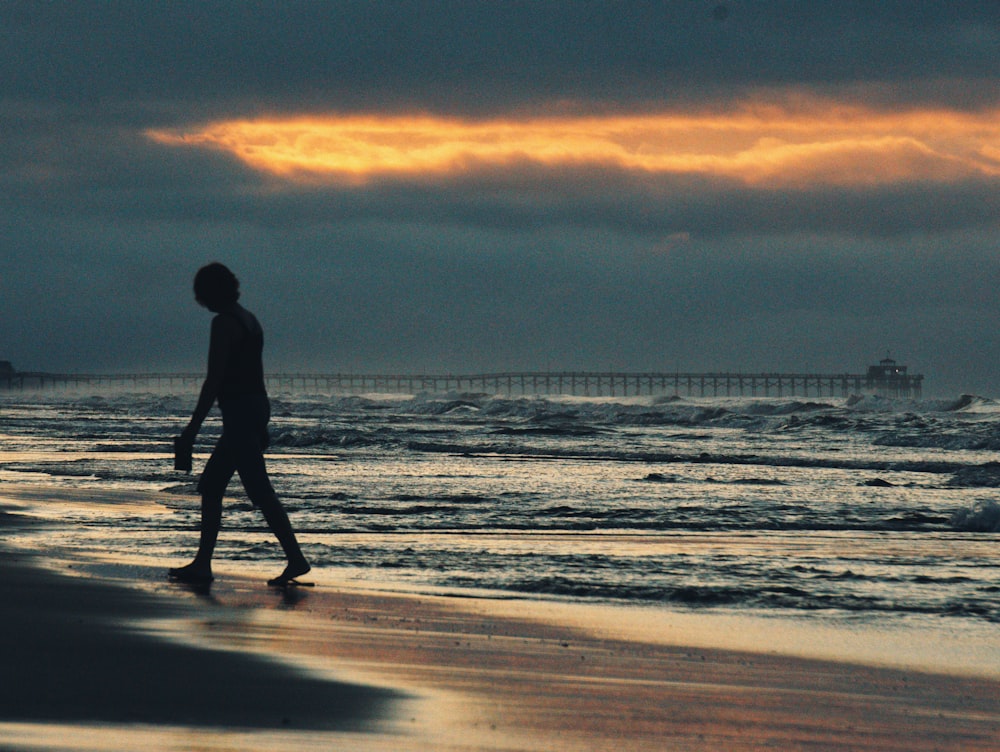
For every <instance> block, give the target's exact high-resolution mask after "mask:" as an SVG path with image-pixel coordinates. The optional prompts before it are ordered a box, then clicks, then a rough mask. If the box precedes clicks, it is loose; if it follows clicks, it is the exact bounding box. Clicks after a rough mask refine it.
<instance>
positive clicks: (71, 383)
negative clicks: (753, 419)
mask: <svg viewBox="0 0 1000 752" xmlns="http://www.w3.org/2000/svg"><path fill="white" fill-rule="evenodd" d="M893 365H894V364H893ZM203 378H204V375H203V374H194V373H131V374H124V373H121V374H58V373H40V372H21V371H13V372H9V373H3V372H0V390H17V391H38V390H49V389H58V390H71V391H81V392H82V391H105V390H107V391H113V390H117V391H129V392H136V391H151V392H177V391H185V392H186V391H195V390H197V388H198V387H199V386H200V384H201V382H202V379H203ZM923 378H924V377H923V376H921V375H914V374H908V373H907V372H906V368H905V367H893V368H889V367H884V368H875V367H872V368H870V369H869V370H868V372H867V373H864V374H848V373H843V374H816V373H739V372H709V373H686V372H615V371H608V372H599V371H552V372H550V371H544V372H539V371H519V372H504V373H482V374H353V373H278V374H268V376H267V384H268V389H269V390H270V391H272V392H273V393H276V394H277V393H281V392H306V393H322V394H370V393H377V394H423V393H433V394H444V393H470V392H471V393H483V394H490V395H494V394H496V395H504V396H531V395H542V396H544V395H573V396H578V397H640V396H673V395H676V396H681V397H849V396H851V395H853V394H866V393H868V394H880V395H882V396H886V397H897V398H899V397H903V398H919V397H920V396H921V394H922V384H923Z"/></svg>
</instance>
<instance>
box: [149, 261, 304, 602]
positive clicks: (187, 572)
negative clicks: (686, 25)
mask: <svg viewBox="0 0 1000 752" xmlns="http://www.w3.org/2000/svg"><path fill="white" fill-rule="evenodd" d="M239 288H240V286H239V281H238V280H237V279H236V276H235V275H234V274H233V273H232V272H231V271H230V270H229V269H228V268H226V267H225V266H223V265H222V264H219V263H211V264H208V265H207V266H204V267H202V268H201V269H199V270H198V273H197V274H196V275H195V278H194V295H195V299H196V300H197V301H198V303H199V304H201V305H202V306H204V307H205V308H207V309H208V310H210V311H212V312H213V313H215V314H216V316H215V318H213V319H212V332H211V340H210V344H209V350H208V372H207V374H206V376H205V382H204V384H203V385H202V387H201V393H200V395H199V397H198V403H197V405H196V406H195V409H194V413H193V414H192V416H191V422H190V423H188V425H187V427H186V428H185V429H184V430H183V431H182V432H181V435H180V436H179V437H178V438H177V440H176V445H177V447H178V454H180V453H182V452H185V451H186V453H187V454H188V456H190V452H191V448H192V447H193V445H194V440H195V437H196V436H197V435H198V431H199V429H200V428H201V424H202V423H203V422H204V420H205V417H206V416H207V415H208V412H209V410H211V409H212V406H213V405H214V404H215V403H216V402H218V404H219V409H220V411H221V412H222V435H221V436H220V437H219V441H218V443H217V444H216V445H215V449H214V450H213V451H212V456H211V457H210V458H209V460H208V462H207V463H206V465H205V469H204V471H203V472H202V475H201V479H200V480H199V482H198V491H199V493H200V494H201V538H200V541H199V545H198V552H197V554H196V555H195V557H194V561H192V562H191V563H190V564H188V565H187V566H184V567H178V568H175V569H170V570H169V571H168V576H169V578H170V579H172V580H174V581H178V582H186V583H192V584H205V583H208V582H211V581H212V554H213V552H214V551H215V544H216V541H217V539H218V536H219V528H220V526H221V524H222V497H223V495H224V494H225V491H226V487H227V486H228V485H229V481H230V480H231V479H232V477H233V473H239V476H240V480H241V481H242V482H243V487H244V488H245V489H246V492H247V495H248V496H249V497H250V501H251V502H253V504H254V505H255V506H256V507H257V508H259V509H260V511H261V512H262V513H263V514H264V519H265V520H266V521H267V524H268V526H269V527H270V528H271V532H272V533H274V535H275V537H276V538H277V539H278V542H279V543H280V544H281V547H282V549H283V550H284V552H285V557H286V558H287V559H288V564H287V566H286V567H285V570H284V571H283V572H282V573H281V574H280V575H279V576H277V577H275V578H274V579H272V580H268V583H267V584H268V585H275V586H283V585H287V584H289V583H290V582H292V581H293V580H294V579H295V578H296V577H298V576H300V575H303V574H305V573H306V572H308V571H309V570H310V566H309V562H307V561H306V558H305V556H303V554H302V550H301V549H300V548H299V543H298V540H297V539H296V537H295V532H294V531H293V530H292V525H291V522H290V521H289V519H288V515H287V514H286V512H285V509H284V507H283V506H282V505H281V502H280V501H279V500H278V497H277V495H276V494H275V492H274V488H273V487H272V486H271V481H270V478H269V477H268V474H267V468H266V467H265V464H264V450H265V449H266V448H267V445H268V433H267V424H268V421H269V420H270V414H271V406H270V402H269V400H268V396H267V390H266V388H265V384H264V367H263V362H262V358H261V353H262V350H263V347H264V331H263V329H261V326H260V323H259V322H258V321H257V318H256V317H255V316H254V315H253V314H252V313H250V311H248V310H247V309H246V308H244V307H243V306H241V305H240V304H239V303H238V302H237V301H238V300H239V297H240V289H239Z"/></svg>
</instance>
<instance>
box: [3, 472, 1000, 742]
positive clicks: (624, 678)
mask: <svg viewBox="0 0 1000 752" xmlns="http://www.w3.org/2000/svg"><path fill="white" fill-rule="evenodd" d="M45 493H49V494H51V496H52V497H53V499H56V500H57V499H58V497H59V495H60V494H61V493H64V492H63V491H62V490H61V489H51V490H50V491H47V492H44V491H38V492H36V493H33V494H31V496H33V497H34V498H35V499H39V498H41V497H43V496H44V494H45ZM4 496H9V494H7V493H5V494H4ZM123 496H124V497H127V496H128V494H127V493H126V494H123ZM11 498H13V499H14V500H16V499H17V497H16V496H14V497H11ZM24 503H25V504H27V505H32V506H33V505H35V504H37V502H36V501H25V502H24ZM6 508H7V509H9V510H11V511H9V512H7V513H5V514H3V515H0V530H2V531H3V532H4V534H5V535H4V537H5V538H7V539H8V540H11V541H15V542H16V540H17V531H16V529H15V527H14V526H15V525H17V524H21V525H31V524H37V523H36V522H35V521H33V520H31V519H28V518H25V517H23V516H21V515H18V514H17V513H16V511H15V510H14V509H13V508H12V507H6ZM0 511H2V508H0ZM3 550H4V552H3V553H0V562H2V565H3V571H4V572H5V573H8V574H7V576H6V577H5V578H3V581H2V582H0V593H2V594H0V597H2V598H3V601H2V602H3V603H4V604H5V606H4V607H5V609H7V614H8V618H7V619H5V622H6V623H5V625H4V627H3V630H4V631H3V633H0V636H2V637H3V638H4V644H5V645H7V646H8V647H7V651H8V653H10V654H11V655H12V656H13V657H14V658H16V659H17V660H16V661H14V662H13V663H12V664H11V665H13V666H14V667H15V670H14V673H12V674H11V675H12V676H15V677H16V681H14V682H7V686H8V687H11V688H13V687H17V688H18V689H17V694H16V696H14V697H13V700H16V702H14V703H13V704H11V703H9V702H8V700H10V699H11V698H10V697H5V698H4V700H5V701H4V702H3V703H0V714H2V718H3V720H2V722H0V745H2V746H3V748H4V749H12V750H21V749H23V750H29V749H47V748H48V749H51V748H59V749H95V750H96V749H136V748H143V749H151V750H175V749H178V750H179V749H187V748H190V747H191V746H195V740H196V744H197V746H198V747H199V748H202V749H206V750H214V749H219V750H222V749H227V748H232V747H233V746H236V747H238V748H240V749H245V750H258V749H260V750H264V749H272V750H284V749H289V750H290V749H313V748H315V749H326V748H329V747H331V746H338V745H339V746H343V747H347V748H351V749H358V750H369V749H371V750H403V751H405V750H431V749H434V750H445V751H451V750H454V751H455V752H458V751H459V750H468V751H473V750H487V749H490V750H495V749H503V750H555V751H558V750H590V749H593V750H606V749H613V748H620V749H629V750H647V749H648V750H663V749H665V748H666V749H674V750H722V749H725V750H734V751H739V750H751V749H760V748H762V747H767V748H771V749H779V750H799V749H813V748H821V749H824V750H872V751H874V750H879V751H880V752H881V751H883V750H900V752H902V751H903V750H906V752H918V751H920V750H931V749H945V750H991V749H995V740H996V738H998V736H1000V708H998V707H997V703H996V697H998V696H1000V679H998V678H996V677H993V678H986V677H975V676H962V675H956V674H946V673H929V672H926V671H919V670H914V669H901V668H892V667H884V666H882V667H880V666H873V665H863V664H860V663H851V662H846V661H843V660H819V659H810V658H802V657H796V656H793V655H786V654H782V653H779V652H777V648H778V647H779V646H780V639H781V635H780V634H779V633H778V632H777V630H774V631H771V632H770V633H769V632H768V629H767V624H763V625H760V631H759V633H755V634H751V635H748V636H747V642H748V644H750V645H752V646H754V649H751V650H731V649H722V648H719V647H711V646H705V645H698V644H696V643H697V642H699V641H698V640H695V639H685V637H684V635H687V636H688V637H689V638H690V636H691V635H692V634H693V632H692V631H691V629H692V627H694V626H697V625H688V626H687V627H685V628H683V629H682V628H680V627H677V631H676V633H675V634H673V635H666V636H663V635H661V638H662V639H660V640H656V639H651V636H652V632H651V631H647V632H646V634H645V636H644V634H643V630H645V629H647V627H646V626H644V625H642V624H635V623H632V622H633V621H634V614H629V613H628V611H627V610H626V609H616V608H615V607H608V609H609V610H608V611H607V612H606V613H604V614H603V615H599V610H596V609H592V608H589V607H583V608H573V607H571V604H556V605H553V604H551V603H545V602H537V601H526V600H518V599H509V600H496V599H489V598H480V597H475V596H474V594H472V596H471V597H462V598H458V597H453V596H448V595H444V594H430V593H414V592H409V593H408V592H402V591H392V592H389V591H385V590H382V591H379V590H375V589H364V588H360V587H357V586H353V585H350V584H347V583H343V582H338V581H337V579H336V577H335V575H333V574H332V573H331V574H327V573H324V572H317V573H315V580H316V583H317V585H316V587H315V588H303V589H298V590H291V591H288V592H286V593H282V592H280V591H275V590H273V589H269V588H266V587H265V586H264V585H263V580H262V579H261V578H260V576H259V574H260V573H258V572H256V570H255V567H254V566H252V565H249V564H248V563H247V562H224V561H223V562H220V563H219V572H218V579H217V581H216V583H214V584H213V586H212V588H211V589H210V590H209V591H208V592H207V593H204V592H203V593H198V592H195V591H192V590H190V589H186V588H184V587H183V586H178V585H170V584H168V583H166V582H165V581H164V579H163V573H164V571H165V568H166V564H167V563H162V565H161V564H160V563H159V562H157V563H156V565H155V566H154V565H153V563H152V562H134V561H123V560H120V559H117V558H116V557H115V555H114V553H113V552H112V553H111V554H109V555H107V557H106V558H104V559H103V560H100V561H95V560H86V559H80V558H77V559H75V560H74V559H73V557H72V556H70V557H69V558H67V557H66V555H64V554H63V553H62V552H58V551H51V552H48V553H46V554H45V555H39V554H27V553H24V552H18V551H16V546H15V545H8V546H5V547H3ZM35 564H40V565H41V567H36V566H35ZM249 575H253V578H252V579H251V578H250V576H249ZM311 578H312V577H311ZM41 593H44V598H40V594H41ZM563 605H567V607H565V608H564V607H562V606H563ZM616 617H617V618H618V621H619V625H618V626H619V627H620V628H619V629H617V630H616V629H613V628H612V627H613V626H614V619H615V618H616ZM675 621H676V620H675ZM712 621H713V619H712V617H711V616H707V617H704V618H703V619H702V621H701V622H700V623H702V624H705V623H711V622H712ZM716 623H717V626H718V627H719V628H720V629H727V628H730V627H731V625H728V624H725V623H724V620H716ZM657 628H660V627H657ZM705 637H706V640H707V641H711V639H712V637H711V635H705ZM674 643H677V644H674ZM684 643H687V644H684ZM28 648H30V649H28ZM122 656H125V657H127V658H128V661H127V662H125V663H122V661H121V660H119V659H121V658H122ZM191 661H194V662H195V665H197V666H199V667H203V668H205V670H206V671H208V673H209V674H210V675H211V674H215V675H217V676H221V677H222V679H221V680H220V681H219V683H217V684H212V682H211V681H208V682H207V683H206V684H204V686H200V687H199V688H198V693H197V697H198V698H200V699H196V698H192V697H191V696H190V695H189V694H188V693H187V690H188V689H189V688H190V677H189V672H190V666H191V663H190V662H191ZM210 666H211V667H215V668H213V669H211V670H209V669H208V667H210ZM185 667H187V668H185ZM123 672H124V673H123ZM123 675H124V676H126V677H128V678H127V679H126V680H122V678H121V677H122V676H123ZM234 676H235V677H239V680H238V681H237V682H236V684H235V687H236V689H235V690H234V684H233V677H234ZM147 685H151V686H152V689H149V688H147ZM123 686H124V687H126V689H127V690H128V691H125V692H122V691H121V689H122V687H123ZM53 687H56V688H58V690H59V692H58V693H57V694H56V695H53V694H52V692H53ZM95 687H96V688H97V690H95ZM253 687H257V688H258V690H257V691H258V692H260V693H261V696H262V697H264V698H265V699H267V700H273V699H274V696H275V695H274V694H273V690H274V688H275V687H280V688H281V689H282V691H285V689H286V688H289V687H290V688H292V689H290V690H288V694H289V695H291V696H292V697H294V698H297V699H294V701H291V703H290V705H289V706H287V707H285V708H282V709H281V710H280V712H279V711H278V709H277V708H275V707H273V705H274V703H273V702H271V703H270V704H269V703H268V702H263V703H258V704H257V705H252V704H248V702H247V700H246V698H245V695H244V696H241V695H240V692H241V691H242V689H246V688H253ZM296 687H297V688H298V689H295V688H296ZM7 691H8V694H10V693H12V692H13V689H9V690H7ZM295 692H299V694H295ZM102 693H103V694H102ZM234 693H235V695H236V696H235V697H234ZM250 695H251V697H252V695H253V692H251V693H250ZM54 696H56V697H57V698H58V702H53V700H52V698H53V697H54ZM193 699H194V700H196V701H193V702H192V700H193ZM288 699H291V698H288ZM216 703H221V704H220V705H216Z"/></svg>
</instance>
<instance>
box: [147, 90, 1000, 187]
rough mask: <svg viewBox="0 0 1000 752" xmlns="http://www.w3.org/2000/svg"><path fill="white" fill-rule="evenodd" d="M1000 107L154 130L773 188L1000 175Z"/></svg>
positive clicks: (392, 171) (338, 164) (301, 176)
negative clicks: (985, 109) (675, 176)
mask: <svg viewBox="0 0 1000 752" xmlns="http://www.w3.org/2000/svg"><path fill="white" fill-rule="evenodd" d="M998 115H1000V112H994V111H990V112H980V113H967V112H956V111H950V110H913V111H904V112H898V113H897V112H879V111H873V110H866V109H863V108H858V107H849V106H844V105H838V104H836V103H817V102H812V103H810V104H809V105H808V106H807V107H801V108H798V109H791V108H781V107H775V106H759V107H748V108H746V109H744V110H740V111H735V112H730V113H720V114H711V115H704V114H703V115H690V114H652V115H650V114H643V115H612V116H604V117H598V116H590V117H549V118H523V119H513V118H497V119H488V120H463V119H457V118H445V117H433V116H427V115H421V116H412V117H411V116H404V115H386V116H379V115H327V116H322V115H310V116H298V117H287V118H271V119H256V120H229V121H218V122H213V123H208V124H205V125H199V126H196V127H191V128H189V129H177V130H170V131H164V130H158V131H150V132H148V134H147V135H148V136H149V137H150V138H152V139H154V140H156V141H158V142H160V143H163V144H168V145H171V146H178V147H201V148H211V149H217V150H222V151H225V152H229V153H231V154H233V155H235V156H236V157H237V158H239V159H240V160H242V161H243V162H244V163H246V164H247V165H249V166H250V167H252V168H254V169H257V170H260V171H262V172H265V173H269V174H272V175H275V176H279V177H282V178H285V179H288V180H296V181H299V180H301V181H320V182H326V181H331V182H336V181H348V182H365V181H367V180H370V179H375V178H390V179H392V178H395V179H412V178H418V177H419V178H447V177H448V176H454V175H460V174H464V173H470V172H476V171H480V172H481V171H489V170H512V169H517V168H518V167H519V166H524V165H535V166H540V167H543V168H556V167H592V168H609V169H615V170H623V171H631V172H639V173H647V174H652V175H656V174H689V175H704V176H709V177H719V178H725V179H731V180H735V181H739V182H742V183H745V184H749V185H759V186H765V187H766V186H776V187H780V186H797V185H811V184H827V185H859V184H860V185H865V184H871V185H877V184H885V183H894V182H902V181H928V180H930V181H953V180H960V179H965V178H969V177H977V176H993V177H995V176H997V175H998V174H1000V117H998Z"/></svg>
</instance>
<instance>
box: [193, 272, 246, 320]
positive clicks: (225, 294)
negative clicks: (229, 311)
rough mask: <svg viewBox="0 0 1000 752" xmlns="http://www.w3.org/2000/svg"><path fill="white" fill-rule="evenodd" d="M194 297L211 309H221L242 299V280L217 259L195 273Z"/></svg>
mask: <svg viewBox="0 0 1000 752" xmlns="http://www.w3.org/2000/svg"><path fill="white" fill-rule="evenodd" d="M194 298H195V300H197V301H198V302H199V303H201V304H202V305H203V306H205V308H207V309H208V310H210V311H221V310H222V309H223V308H226V307H228V306H231V305H232V304H233V303H235V302H236V301H237V300H239V299H240V281H239V280H238V279H236V275H235V274H233V273H232V272H231V271H229V269H228V268H227V267H225V266H224V265H222V264H220V263H219V262H217V261H215V262H213V263H211V264H208V265H206V266H203V267H201V269H199V270H198V273H197V274H195V275H194Z"/></svg>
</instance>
